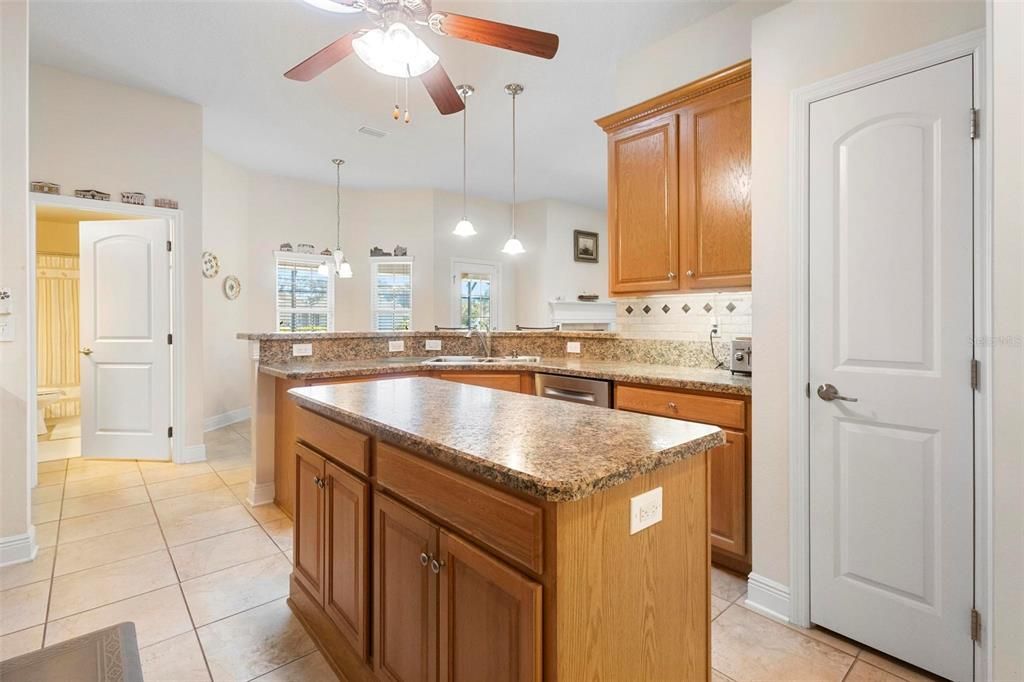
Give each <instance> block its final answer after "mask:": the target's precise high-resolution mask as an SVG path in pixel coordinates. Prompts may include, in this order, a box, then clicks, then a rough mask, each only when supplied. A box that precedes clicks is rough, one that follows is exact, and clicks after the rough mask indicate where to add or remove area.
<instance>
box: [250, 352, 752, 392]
mask: <svg viewBox="0 0 1024 682" xmlns="http://www.w3.org/2000/svg"><path fill="white" fill-rule="evenodd" d="M422 362H423V359H422V358H407V357H393V358H380V359H376V360H299V359H295V360H288V361H285V362H268V363H260V371H261V372H263V373H264V374H270V375H272V376H275V377H278V378H281V379H333V378H341V377H346V376H367V375H383V374H400V373H404V372H423V371H441V372H444V371H466V370H472V371H474V372H476V371H482V372H486V371H505V372H508V371H516V372H546V373H549V374H563V375H568V376H577V377H585V378H589V379H605V380H608V381H621V382H625V383H634V384H649V385H652V386H665V387H668V388H684V389H690V390H694V391H713V392H717V393H732V394H735V395H750V393H751V390H750V377H747V376H736V375H733V374H731V373H730V372H729V371H728V370H723V369H705V368H701V367H679V366H677V365H645V364H642V363H638V362H623V361H621V360H587V359H575V358H542V359H541V361H540V362H494V363H486V364H479V363H438V364H429V365H424V364H422Z"/></svg>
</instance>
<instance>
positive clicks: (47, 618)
mask: <svg viewBox="0 0 1024 682" xmlns="http://www.w3.org/2000/svg"><path fill="white" fill-rule="evenodd" d="M36 467H37V469H36V474H37V475H38V467H39V464H38V463H37V464H36ZM67 482H68V463H67V460H65V461H64V488H63V489H62V490H61V491H60V509H59V510H58V512H57V533H56V535H55V536H54V538H53V564H52V565H51V566H50V587H49V589H48V590H47V591H46V611H45V612H44V613H43V639H42V641H41V642H40V643H39V648H40V649H42V648H43V647H45V646H46V631H47V630H48V629H49V628H48V626H49V624H50V605H51V603H52V602H53V583H54V581H55V580H56V576H54V572H55V571H56V570H57V552H58V546H59V545H60V527H61V526H62V525H63V522H64V493H65V492H67ZM37 556H38V555H37Z"/></svg>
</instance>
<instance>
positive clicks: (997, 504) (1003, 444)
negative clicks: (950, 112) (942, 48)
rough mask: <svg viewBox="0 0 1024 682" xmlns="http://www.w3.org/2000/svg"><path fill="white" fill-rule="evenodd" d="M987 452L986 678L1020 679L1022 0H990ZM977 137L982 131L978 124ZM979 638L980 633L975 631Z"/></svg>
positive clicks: (1023, 618)
mask: <svg viewBox="0 0 1024 682" xmlns="http://www.w3.org/2000/svg"><path fill="white" fill-rule="evenodd" d="M990 7H991V11H990V14H989V39H990V41H991V47H990V49H991V52H990V55H991V56H992V58H993V60H992V64H993V81H992V85H993V93H992V102H993V104H994V106H993V116H992V122H993V127H992V133H993V135H994V137H993V138H991V143H992V149H993V150H994V154H993V157H994V158H993V169H994V173H995V175H994V177H995V181H994V183H993V185H994V186H993V232H994V235H993V251H994V256H995V259H994V260H995V262H994V264H993V265H994V268H993V278H992V279H993V292H994V293H993V299H994V300H993V307H994V315H993V335H994V336H995V339H994V341H995V343H994V344H993V345H992V359H993V366H992V406H993V415H992V430H993V438H992V452H993V471H992V481H993V488H994V490H993V500H992V509H993V549H994V554H995V565H994V566H993V571H992V573H993V582H994V586H995V589H994V594H993V603H994V605H995V611H994V613H993V614H992V618H991V621H992V624H991V633H992V638H991V643H992V648H993V654H994V660H993V665H992V668H991V672H990V675H989V676H990V677H991V678H992V679H995V680H1020V679H1024V583H1022V581H1021V572H1022V571H1021V567H1022V566H1024V495H1022V494H1021V493H1022V492H1024V423H1022V421H1021V413H1022V407H1021V406H1022V405H1024V229H1022V228H1021V226H1022V225H1024V195H1022V194H1021V187H1024V85H1022V84H1024V4H1022V3H1020V2H1012V1H1009V0H999V1H997V2H995V3H993V4H992V5H991V6H990ZM982 136H983V138H984V136H985V131H984V130H982ZM983 641H984V638H983Z"/></svg>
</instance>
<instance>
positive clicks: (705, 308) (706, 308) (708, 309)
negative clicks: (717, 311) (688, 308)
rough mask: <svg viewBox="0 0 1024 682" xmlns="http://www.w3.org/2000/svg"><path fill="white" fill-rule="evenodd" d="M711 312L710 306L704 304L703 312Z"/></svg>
mask: <svg viewBox="0 0 1024 682" xmlns="http://www.w3.org/2000/svg"><path fill="white" fill-rule="evenodd" d="M711 310H712V308H711V304H710V303H705V304H704V312H706V313H710V312H711Z"/></svg>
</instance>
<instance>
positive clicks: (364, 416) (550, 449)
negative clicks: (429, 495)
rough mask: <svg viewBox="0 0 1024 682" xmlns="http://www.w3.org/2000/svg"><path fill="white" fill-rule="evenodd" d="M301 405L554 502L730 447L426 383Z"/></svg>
mask: <svg viewBox="0 0 1024 682" xmlns="http://www.w3.org/2000/svg"><path fill="white" fill-rule="evenodd" d="M289 394H290V396H291V398H292V399H293V400H295V401H296V402H297V403H298V404H299V405H300V406H302V407H304V408H306V409H308V410H311V411H313V412H316V413H317V414H320V415H322V416H324V417H327V418H329V419H333V420H335V421H338V422H340V423H342V424H345V425H347V426H350V427H352V428H354V429H357V430H360V431H363V432H367V433H369V434H370V435H373V436H376V437H378V438H381V439H383V440H385V441H387V442H389V443H392V444H394V445H396V446H398V447H402V448H406V449H408V450H411V451H413V452H416V453H419V454H421V455H424V456H426V457H429V458H432V459H435V460H437V461H439V462H441V463H444V464H447V465H449V466H451V467H453V468H455V469H459V470H461V471H464V472H467V473H470V474H473V475H476V476H480V477H481V478H484V479H486V480H489V481H492V482H494V483H495V484H497V485H499V486H502V487H505V488H509V489H512V490H516V491H519V492H522V493H526V494H529V495H532V496H534V497H538V498H541V499H544V500H549V501H555V502H565V501H571V500H578V499H581V498H584V497H587V496H588V495H591V494H593V493H595V492H597V491H599V490H603V489H605V488H610V487H613V486H615V485H618V484H620V483H624V482H625V481H628V480H630V479H632V478H635V477H636V476H639V475H641V474H644V473H647V472H649V471H653V470H655V469H658V468H661V467H664V466H668V465H670V464H672V463H674V462H677V461H679V460H682V459H685V458H686V457H692V456H694V455H698V454H700V453H702V452H705V451H706V450H709V449H711V448H714V447H717V446H719V445H722V444H724V443H725V435H724V433H723V432H722V431H721V429H719V428H717V427H715V426H709V425H707V424H698V423H696V422H687V421H681V420H678V419H665V418H662V417H652V416H648V415H644V414H636V413H633V412H625V411H620V410H610V409H606V408H602V407H592V406H589V405H577V404H574V403H568V402H562V401H557V400H548V399H545V398H538V397H535V396H531V395H524V394H519V393H511V392H508V391H499V390H494V389H489V388H482V387H479V386H472V385H467V384H460V383H454V382H449V381H443V380H439V379H431V378H425V377H409V378H402V379H388V380H381V381H371V382H357V383H348V384H324V385H320V386H307V387H303V388H295V389H292V390H290V391H289Z"/></svg>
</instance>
